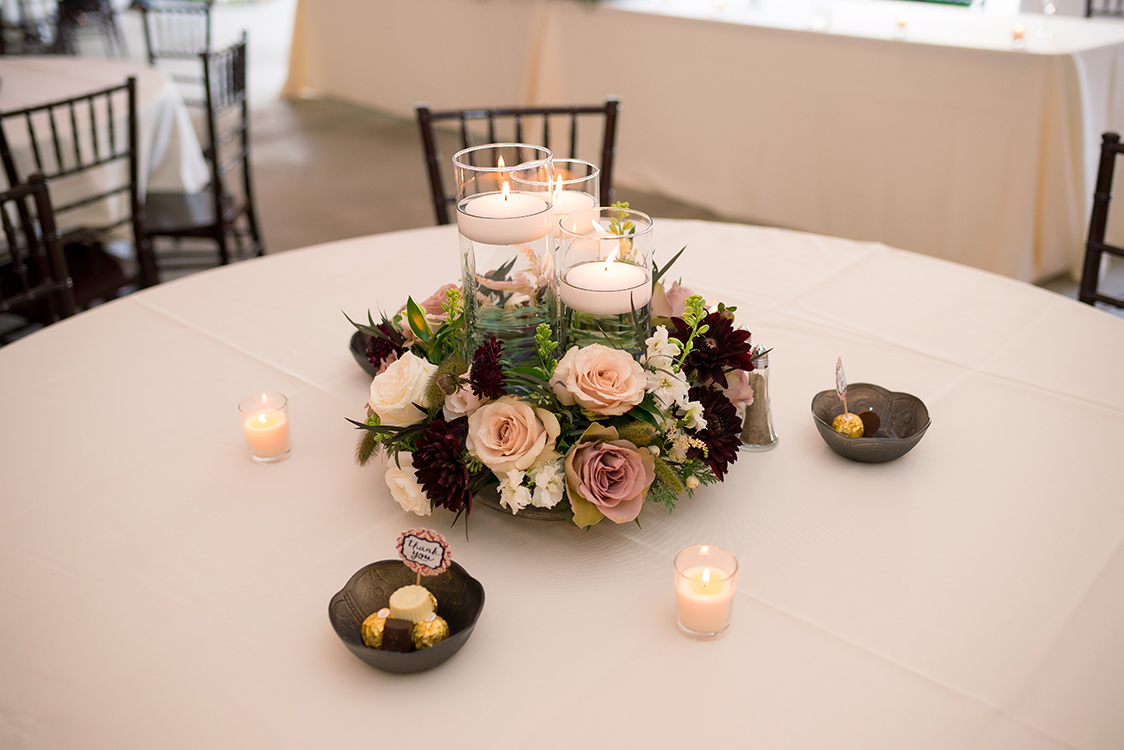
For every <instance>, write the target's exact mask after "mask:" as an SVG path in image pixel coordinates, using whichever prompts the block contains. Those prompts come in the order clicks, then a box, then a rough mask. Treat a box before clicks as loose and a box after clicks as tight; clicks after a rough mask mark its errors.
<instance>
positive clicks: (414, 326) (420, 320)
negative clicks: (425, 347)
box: [406, 297, 431, 344]
mask: <svg viewBox="0 0 1124 750" xmlns="http://www.w3.org/2000/svg"><path fill="white" fill-rule="evenodd" d="M406 320H407V321H408V322H409V324H410V329H411V330H412V331H413V332H414V335H415V336H417V337H418V338H419V339H421V340H422V341H423V342H425V343H426V344H428V343H429V337H430V335H431V332H430V330H429V321H427V320H426V319H425V312H424V311H423V310H422V309H421V308H420V307H418V303H416V302H414V298H413V297H408V298H407V299H406Z"/></svg>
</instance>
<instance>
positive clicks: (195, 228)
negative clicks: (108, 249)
mask: <svg viewBox="0 0 1124 750" xmlns="http://www.w3.org/2000/svg"><path fill="white" fill-rule="evenodd" d="M222 199H223V220H224V221H226V222H230V221H233V220H234V219H235V217H237V216H238V214H239V213H241V210H242V202H241V201H235V200H234V198H233V197H232V196H230V195H225V194H224V195H223V196H222ZM217 225H218V222H217V221H215V203H214V198H213V197H212V195H211V192H210V191H204V192H202V193H149V194H148V195H146V196H145V199H144V229H145V232H146V233H147V234H148V235H150V236H159V235H165V234H166V235H203V236H210V235H213V234H214V233H215V231H217Z"/></svg>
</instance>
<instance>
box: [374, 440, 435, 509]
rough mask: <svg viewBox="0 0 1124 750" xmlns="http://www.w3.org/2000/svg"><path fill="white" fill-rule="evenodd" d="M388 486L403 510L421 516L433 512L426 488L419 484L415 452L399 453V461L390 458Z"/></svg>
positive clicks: (387, 469)
mask: <svg viewBox="0 0 1124 750" xmlns="http://www.w3.org/2000/svg"><path fill="white" fill-rule="evenodd" d="M384 479H385V480H386V486H387V487H389V488H390V494H391V495H392V496H393V497H394V499H395V500H396V501H397V502H398V504H399V505H401V506H402V510H405V511H409V512H410V513H417V514H418V515H419V516H428V515H430V514H431V513H433V508H432V506H431V505H430V502H429V498H428V497H427V496H426V494H425V490H423V489H422V487H421V485H420V484H418V475H417V472H415V471H414V454H413V453H405V452H402V453H399V454H398V463H397V464H396V463H394V459H393V458H391V459H390V464H389V465H388V466H387V467H386V476H385V477H384Z"/></svg>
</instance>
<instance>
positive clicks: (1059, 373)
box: [0, 220, 1124, 750]
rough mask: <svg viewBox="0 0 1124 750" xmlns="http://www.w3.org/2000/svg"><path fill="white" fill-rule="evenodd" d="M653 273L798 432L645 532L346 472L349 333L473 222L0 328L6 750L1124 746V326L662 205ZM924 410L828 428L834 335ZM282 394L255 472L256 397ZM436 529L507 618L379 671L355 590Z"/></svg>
mask: <svg viewBox="0 0 1124 750" xmlns="http://www.w3.org/2000/svg"><path fill="white" fill-rule="evenodd" d="M656 230H657V233H658V234H657V241H658V247H659V253H658V257H659V259H661V260H660V262H665V261H666V260H667V259H668V258H669V257H670V252H673V251H675V250H678V249H679V248H680V247H682V246H683V245H688V251H687V252H686V253H685V254H684V255H683V257H682V259H681V261H680V264H679V267H678V268H677V270H676V274H677V275H678V274H682V276H683V277H684V279H685V280H686V281H688V282H690V284H691V285H692V286H694V287H696V288H697V289H698V290H699V291H701V292H702V293H704V294H705V295H707V296H708V297H710V298H712V299H724V300H726V301H727V302H728V303H731V304H736V305H737V306H738V316H739V320H740V321H741V322H743V323H745V324H746V325H748V326H750V327H751V328H752V330H753V332H754V340H755V341H757V342H760V343H763V344H766V345H768V346H772V347H775V349H774V353H773V355H772V357H771V359H772V369H773V372H772V376H771V377H772V389H773V393H772V399H773V407H774V413H775V418H776V423H777V428H778V432H779V434H780V443H779V445H778V447H777V448H776V449H775V450H773V451H771V452H768V453H763V454H743V455H742V456H741V458H740V460H739V461H738V462H737V463H736V464H735V465H733V466H732V467H731V471H730V474H729V479H728V481H727V482H726V483H725V484H723V485H720V486H716V487H712V488H707V489H705V490H703V491H701V492H699V493H698V494H697V495H696V497H695V498H694V499H692V500H684V501H683V502H682V503H681V504H680V507H679V508H678V509H677V510H676V511H675V512H674V513H673V514H671V515H668V514H667V513H666V512H665V511H664V510H663V509H662V508H659V507H650V508H646V509H645V510H644V512H643V513H642V514H641V516H640V522H641V527H640V528H638V527H637V526H635V525H623V526H614V525H613V524H611V523H608V522H604V523H602V524H600V525H598V526H596V527H594V528H593V529H592V530H591V531H589V532H585V531H580V530H578V529H575V528H572V527H569V526H567V525H563V524H557V523H553V524H552V523H543V522H534V521H525V520H521V519H518V518H511V517H508V516H506V515H501V514H499V513H496V512H494V511H491V510H489V509H487V508H483V507H480V508H478V509H477V511H476V512H475V513H473V515H472V518H471V523H470V532H471V533H470V538H467V539H466V537H465V530H464V527H463V526H460V525H458V526H457V527H455V528H453V529H451V530H450V529H449V528H448V524H449V523H450V521H451V518H452V517H451V514H448V513H446V512H444V511H439V512H438V515H436V516H434V517H433V518H431V519H426V520H424V521H422V520H421V519H418V518H417V517H416V516H412V515H409V514H407V513H405V512H404V511H402V510H401V509H400V508H399V507H398V506H397V505H396V504H395V503H394V502H393V500H392V499H391V497H390V494H389V491H388V490H387V488H386V486H385V484H384V483H383V478H382V471H381V466H371V467H367V468H365V469H361V468H359V467H357V466H356V465H355V464H354V459H353V455H354V446H355V441H356V438H357V433H356V431H355V430H354V429H353V428H352V427H351V425H349V424H348V423H347V422H345V421H344V418H345V417H348V416H350V417H352V418H356V417H361V416H362V415H363V413H364V411H363V405H364V402H365V400H366V397H367V393H368V386H369V378H368V377H367V376H366V375H365V374H364V373H363V372H362V371H361V370H360V368H359V366H358V365H357V364H356V363H355V361H354V360H353V359H352V358H351V355H350V353H349V351H348V348H347V342H348V339H349V337H350V335H351V333H352V329H351V327H350V325H349V324H348V323H347V321H346V320H345V319H344V316H343V311H346V312H347V313H349V314H351V315H352V316H353V317H354V316H356V315H362V314H364V312H365V311H366V310H367V309H368V308H369V307H370V308H374V309H375V310H377V309H379V308H380V307H381V308H384V309H397V307H398V306H399V305H401V304H402V302H403V300H404V297H405V295H406V294H407V293H413V294H414V295H415V296H418V295H420V296H426V295H428V294H429V293H430V292H432V291H433V290H434V289H436V288H437V287H438V286H439V285H440V284H442V283H444V282H447V281H449V280H452V279H455V278H457V276H458V254H457V239H456V233H455V231H456V230H455V228H454V227H438V228H432V229H422V230H414V231H409V232H401V233H396V234H388V235H381V236H373V237H364V238H358V239H355V240H348V241H344V242H338V243H333V244H330V245H323V246H319V247H314V248H309V249H306V250H301V251H293V252H290V253H285V254H282V255H277V256H270V257H267V258H263V259H259V260H253V261H249V262H246V263H240V264H237V265H233V266H228V267H225V268H222V269H216V270H213V271H208V272H204V273H201V274H198V275H196V276H192V277H189V278H186V279H183V280H180V281H177V282H174V283H170V284H165V285H162V286H159V287H155V288H153V289H150V290H147V291H144V292H142V293H138V294H134V295H131V296H129V297H126V298H123V299H121V300H118V301H116V302H113V303H110V304H107V305H103V306H101V307H99V308H96V309H95V310H92V311H90V312H87V313H82V314H80V315H78V316H76V317H74V318H71V319H68V320H65V321H63V322H62V323H61V324H58V325H55V326H51V327H50V328H48V329H46V330H44V331H42V332H39V333H36V334H34V335H32V336H30V337H28V338H26V339H24V340H21V341H18V342H16V343H15V344H12V345H10V346H7V347H4V348H2V349H0V424H2V425H3V429H2V430H0V707H2V709H3V710H2V716H3V718H2V720H0V747H5V748H8V747H12V748H27V749H29V750H31V749H35V748H60V749H61V748H76V747H81V748H114V750H121V749H122V748H154V747H159V748H165V749H169V748H200V747H207V748H226V747H230V748H247V747H269V748H275V749H277V750H280V749H282V748H310V747H333V748H339V747H367V746H370V745H372V744H377V745H379V746H380V747H403V746H407V745H412V744H416V743H417V742H418V741H419V739H421V741H423V742H424V743H425V744H426V745H427V746H432V747H442V748H446V747H447V748H452V747H479V748H508V747H511V748H514V747H544V748H553V747H557V748H574V747H621V748H625V747H650V748H662V747H677V748H686V747H784V748H824V747H831V748H862V749H863V750H872V749H874V748H895V749H897V748H911V750H922V749H925V748H932V749H933V750H947V749H948V748H969V747H970V748H1007V749H1010V750H1047V749H1049V750H1061V749H1062V748H1081V749H1082V750H1094V749H1097V750H1109V749H1111V748H1119V747H1121V745H1124V714H1121V712H1120V710H1119V708H1120V706H1121V705H1124V640H1122V639H1121V637H1120V634H1121V633H1122V632H1124V599H1122V598H1121V596H1120V592H1121V591H1122V590H1124V544H1122V542H1124V494H1122V493H1121V491H1120V488H1121V487H1122V486H1124V464H1122V463H1121V462H1120V460H1119V452H1120V448H1121V446H1122V445H1124V386H1122V384H1121V380H1120V377H1119V373H1120V372H1121V371H1122V369H1124V321H1122V320H1120V319H1118V318H1115V317H1112V316H1110V315H1108V314H1106V313H1104V312H1102V311H1099V310H1095V309H1092V308H1090V307H1087V306H1083V305H1079V304H1077V303H1076V302H1073V301H1070V300H1068V299H1065V298H1062V297H1060V296H1056V295H1053V294H1051V293H1048V292H1045V291H1042V290H1040V289H1037V288H1034V287H1031V286H1028V285H1026V284H1023V283H1020V282H1016V281H1012V280H1009V279H1005V278H1002V277H999V276H995V275H991V274H988V273H985V272H982V271H977V270H974V269H969V268H965V267H962V266H958V265H955V264H951V263H947V262H945V261H941V260H936V259H932V258H927V257H924V256H920V255H916V254H911V253H907V252H902V251H899V250H894V249H891V248H888V247H885V246H882V245H878V244H869V243H860V242H852V241H847V240H839V239H832V238H827V237H822V236H815V235H808V234H800V233H795V232H790V231H785V230H777V229H760V228H754V227H746V226H736V225H725V224H707V223H702V222H685V221H670V220H668V221H657V225H656ZM838 356H842V357H843V359H844V361H845V362H846V366H847V373H848V375H849V376H850V378H851V380H852V381H853V382H859V381H868V382H875V383H878V384H881V385H883V386H886V387H888V388H891V389H894V390H904V391H908V392H911V393H914V394H916V395H918V396H920V397H921V398H922V399H924V401H925V402H926V404H927V405H928V407H929V411H930V413H931V415H932V418H933V425H932V427H931V428H930V429H929V431H928V433H927V434H926V436H925V438H924V439H923V440H922V441H921V443H920V444H919V445H918V446H917V448H915V449H914V450H913V451H912V452H911V453H909V454H908V455H906V456H905V457H903V458H901V459H900V460H898V461H895V462H893V463H888V464H882V465H864V464H857V463H851V462H848V461H846V460H844V459H842V458H840V457H839V456H837V455H835V454H834V453H832V452H831V451H830V450H829V449H828V448H827V446H826V445H825V444H824V443H823V441H822V440H821V438H820V436H819V435H818V433H817V432H816V430H815V428H814V426H813V424H812V418H811V413H810V402H811V399H812V396H813V395H814V394H815V393H816V392H817V391H819V390H823V389H826V388H830V387H832V385H833V383H834V381H833V377H834V367H835V360H836V357H838ZM263 390H275V391H280V392H282V393H284V394H286V395H287V396H288V397H289V399H290V417H291V424H292V428H293V454H292V457H291V458H290V459H288V460H287V461H285V462H283V463H280V464H277V465H274V466H259V465H257V464H254V463H252V462H251V461H250V459H249V457H248V455H247V450H246V445H245V442H244V439H243V435H242V429H241V426H240V424H239V420H238V413H237V405H238V402H239V400H240V399H242V398H243V397H245V396H247V395H250V394H252V393H255V392H258V391H263ZM418 524H425V525H428V526H431V527H433V528H436V529H438V530H440V531H444V532H446V533H447V534H448V537H449V539H450V541H451V542H452V546H453V555H454V559H456V560H457V561H459V562H460V563H461V564H462V565H463V566H464V567H465V568H466V569H467V570H468V571H469V572H470V573H471V574H472V575H474V576H475V577H476V578H478V579H479V580H480V581H481V582H482V583H483V585H484V587H485V590H486V592H487V603H486V605H485V607H484V611H483V614H482V616H481V618H480V621H479V623H478V624H477V627H476V631H475V633H474V634H473V636H472V638H471V640H470V641H469V642H468V644H467V645H466V646H465V648H464V649H463V650H462V651H461V652H460V653H459V654H457V655H456V656H455V657H454V658H453V659H452V660H450V661H449V662H447V663H445V664H444V665H442V666H441V667H439V668H437V669H435V670H433V671H431V672H427V673H423V674H419V675H414V676H394V675H388V674H384V673H382V672H378V671H376V670H374V669H372V668H371V667H369V666H367V665H366V664H364V663H362V662H360V661H359V660H357V659H356V658H355V657H354V656H352V654H351V653H350V652H348V650H347V649H346V648H345V647H344V646H343V644H342V643H340V642H339V640H338V638H337V637H336V635H335V633H334V631H333V630H332V628H331V626H330V625H329V622H328V616H327V605H328V601H329V599H330V598H331V596H332V595H333V594H334V593H335V592H336V591H337V590H338V589H339V588H340V587H342V586H343V584H344V583H345V582H346V581H347V580H348V578H349V577H350V576H351V575H352V573H354V572H355V571H356V570H358V569H359V568H361V567H362V566H364V565H366V564H367V563H369V562H372V561H374V560H379V559H386V558H393V557H394V551H393V545H394V540H395V538H396V536H397V534H398V533H399V532H400V531H402V530H403V529H405V528H409V527H411V526H415V525H418ZM697 543H706V544H715V545H721V546H723V547H725V548H727V549H729V550H731V551H732V552H733V553H734V554H736V555H737V557H738V559H739V561H740V563H741V574H740V578H739V587H738V588H739V590H738V595H737V600H736V605H735V613H734V623H733V627H732V628H731V630H730V631H729V633H728V634H727V635H726V637H725V638H723V639H722V640H719V641H717V642H713V643H699V642H695V641H691V640H688V639H687V638H684V637H683V636H681V635H680V634H679V632H678V631H677V630H676V627H675V621H674V620H675V615H674V594H673V590H672V572H671V571H672V558H673V556H674V555H675V553H676V552H677V551H678V550H679V549H681V548H683V547H686V546H688V545H691V544H697Z"/></svg>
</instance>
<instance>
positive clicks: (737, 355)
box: [669, 311, 753, 384]
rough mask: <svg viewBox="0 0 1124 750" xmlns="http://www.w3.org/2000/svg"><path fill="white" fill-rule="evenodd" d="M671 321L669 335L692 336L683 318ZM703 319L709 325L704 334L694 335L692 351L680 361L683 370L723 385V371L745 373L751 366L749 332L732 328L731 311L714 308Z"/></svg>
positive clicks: (724, 376) (700, 378)
mask: <svg viewBox="0 0 1124 750" xmlns="http://www.w3.org/2000/svg"><path fill="white" fill-rule="evenodd" d="M671 322H672V324H673V325H674V326H675V330H673V331H670V332H669V335H670V337H671V338H676V339H679V341H680V343H686V341H687V339H688V338H690V335H691V327H690V326H688V325H687V324H686V323H685V322H684V321H683V319H682V318H672V319H671ZM702 322H703V324H705V325H707V326H709V328H708V330H707V332H706V333H704V334H702V335H701V336H696V337H695V341H694V344H693V345H692V347H691V353H690V354H688V355H687V359H686V360H685V361H684V362H683V369H684V370H686V371H687V372H690V373H694V375H695V377H696V378H697V379H698V381H699V382H700V383H722V384H724V383H725V382H726V373H727V372H729V371H730V370H746V371H747V372H748V371H749V370H752V369H753V357H752V356H750V353H749V350H750V346H749V331H740V330H738V329H736V328H734V315H733V313H731V312H729V311H722V312H718V311H715V312H712V313H710V314H709V315H707V316H706V317H705V318H703V321H702ZM699 327H700V328H701V327H702V324H700V326H699Z"/></svg>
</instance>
